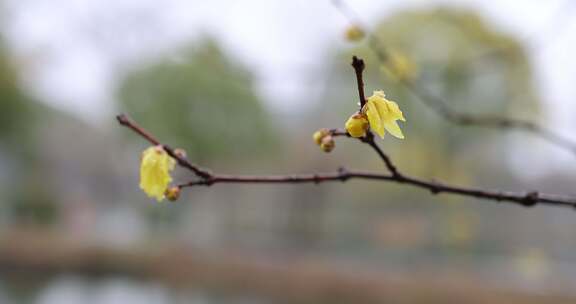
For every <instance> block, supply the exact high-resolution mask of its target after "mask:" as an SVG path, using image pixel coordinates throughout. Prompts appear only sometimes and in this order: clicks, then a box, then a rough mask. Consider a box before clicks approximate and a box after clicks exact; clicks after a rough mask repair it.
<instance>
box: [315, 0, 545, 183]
mask: <svg viewBox="0 0 576 304" xmlns="http://www.w3.org/2000/svg"><path fill="white" fill-rule="evenodd" d="M374 34H375V36H377V38H378V41H379V42H381V44H382V45H381V46H380V47H382V48H384V49H385V50H387V51H391V52H395V53H400V54H402V55H405V56H406V57H407V58H409V59H410V60H411V61H413V62H414V63H415V64H416V66H417V70H418V77H417V79H416V80H415V84H416V86H417V87H419V88H420V89H421V90H423V91H424V92H427V93H430V94H431V95H432V96H437V97H440V98H441V99H442V100H444V101H446V103H447V104H448V105H449V106H450V108H451V109H453V110H454V111H456V112H460V113H468V114H473V115H474V114H476V115H479V116H482V115H496V116H504V117H506V116H507V117H516V118H524V119H529V120H533V121H538V118H539V115H538V113H539V101H538V97H537V92H536V91H535V90H534V85H533V79H532V73H531V70H530V62H529V61H528V59H527V56H526V54H525V52H524V50H523V48H522V46H521V45H520V43H519V42H518V41H517V40H516V39H514V38H512V37H510V36H508V35H505V34H502V33H500V32H497V31H495V30H493V29H492V28H490V26H489V25H487V24H486V23H485V22H484V21H483V20H482V19H481V18H480V17H479V16H478V15H477V14H476V13H475V12H470V11H466V10H460V9H448V8H437V9H432V10H424V11H405V12H400V13H398V14H395V15H393V16H391V17H389V18H386V19H385V20H383V21H382V22H380V23H379V24H378V25H377V26H376V29H375V31H374ZM353 54H355V55H358V56H360V57H362V58H364V59H365V61H366V65H367V67H366V73H365V82H366V93H367V94H368V96H369V95H371V94H372V90H380V89H383V90H384V91H385V92H386V95H387V97H388V98H389V99H391V100H394V101H396V102H398V103H399V105H400V108H401V109H402V111H403V112H404V115H405V117H406V119H407V122H406V123H403V124H401V127H402V129H403V130H404V134H405V135H406V140H404V141H403V142H402V143H401V145H400V144H398V145H393V148H391V149H394V148H398V149H402V153H401V154H400V155H399V157H397V159H398V161H399V162H400V165H401V166H402V167H404V168H408V170H411V171H412V172H414V173H415V174H420V175H423V176H427V175H428V176H435V177H438V178H443V179H445V180H446V179H447V180H449V181H450V180H452V181H455V182H461V183H463V184H466V183H468V181H469V180H470V178H471V177H470V176H467V175H469V174H468V173H464V172H466V171H468V170H467V169H471V168H474V167H475V166H482V165H481V164H480V163H476V164H472V163H470V162H467V161H465V160H463V159H458V158H455V157H456V156H458V157H462V156H464V157H465V156H466V155H464V154H463V153H461V152H462V151H464V150H466V149H470V148H471V147H474V146H482V145H484V146H491V147H494V145H492V144H489V142H490V141H494V140H498V139H502V138H504V137H503V135H505V134H504V132H501V131H495V130H487V129H483V128H473V127H472V128H470V127H460V126H457V125H453V124H450V123H447V122H446V121H445V120H444V119H442V118H441V117H440V116H439V115H438V114H437V113H435V111H434V110H432V109H430V107H429V106H427V105H426V102H425V103H423V102H421V101H420V100H418V98H417V97H415V96H414V94H412V92H411V91H410V90H408V89H406V87H405V86H403V85H401V84H399V83H398V82H396V81H395V80H394V79H390V78H389V77H387V75H386V73H383V71H382V65H381V63H380V61H379V60H378V58H377V56H376V55H375V53H374V52H373V51H372V49H371V48H370V47H369V43H368V42H367V41H364V42H363V43H362V44H360V45H358V46H356V47H354V48H353V49H350V50H347V51H345V52H342V53H340V55H338V56H337V58H336V60H337V64H335V66H336V68H335V69H336V70H337V73H333V74H334V75H333V76H331V78H329V84H328V85H329V86H330V87H331V88H334V89H333V90H329V91H328V93H327V94H328V96H327V97H325V98H324V99H323V100H334V101H340V106H339V107H338V109H339V111H338V112H336V113H331V114H325V113H323V115H325V116H333V115H335V114H336V115H338V118H337V119H339V120H341V121H343V120H344V118H343V117H347V115H350V113H352V112H353V111H354V110H356V106H355V103H356V100H357V97H356V96H355V95H356V92H355V90H354V84H353V81H354V80H353V74H352V71H351V68H350V67H349V64H343V62H345V63H349V61H350V58H351V56H352V55H353ZM341 82H342V83H341ZM340 88H342V89H340ZM428 102H429V103H435V104H437V105H438V101H437V100H428ZM440 106H441V105H440ZM329 118H330V119H334V118H333V117H329ZM506 134H507V133H506ZM390 141H395V140H393V139H386V140H385V144H386V143H388V142H390ZM497 147H500V148H496V149H502V150H504V149H506V146H505V145H498V146H497ZM498 161H500V160H499V159H496V164H497V166H499V165H502V163H501V164H499V165H498ZM502 161H503V160H502Z"/></svg>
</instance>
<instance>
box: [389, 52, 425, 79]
mask: <svg viewBox="0 0 576 304" xmlns="http://www.w3.org/2000/svg"><path fill="white" fill-rule="evenodd" d="M382 71H383V72H384V74H386V76H387V77H388V78H390V79H391V80H392V81H396V82H399V81H411V80H414V78H416V76H417V74H418V68H417V66H416V64H415V63H414V62H413V61H412V60H410V58H408V57H407V56H406V55H404V54H403V53H400V52H396V51H391V52H389V53H388V59H387V60H386V64H384V65H382Z"/></svg>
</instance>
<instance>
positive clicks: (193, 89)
mask: <svg viewBox="0 0 576 304" xmlns="http://www.w3.org/2000/svg"><path fill="white" fill-rule="evenodd" d="M119 94H120V98H121V102H122V107H123V110H125V111H126V112H127V113H129V114H130V115H132V116H133V117H134V118H135V119H136V120H137V121H139V122H140V123H141V124H142V125H143V126H146V128H148V129H150V130H151V131H152V132H154V134H156V135H157V136H158V137H159V138H161V139H162V141H163V142H166V143H170V144H171V145H173V146H176V147H182V148H184V149H186V151H187V152H188V154H189V156H190V157H191V158H193V159H194V160H195V161H199V162H201V161H204V160H208V159H226V158H246V157H250V156H259V155H260V156H261V155H263V154H264V153H266V152H270V148H271V147H273V144H274V136H273V133H274V132H273V131H272V126H271V124H270V121H269V118H268V117H267V114H266V111H265V110H264V109H263V107H262V105H261V102H260V100H259V99H258V97H257V96H256V95H255V93H254V91H253V80H252V76H251V75H250V74H249V73H248V72H247V71H246V70H245V69H243V68H242V67H240V66H239V65H237V64H235V63H233V62H232V61H231V60H229V59H228V58H226V56H225V54H224V53H223V52H222V51H221V50H220V48H219V47H218V46H217V45H216V43H215V42H213V41H212V40H205V41H203V42H202V43H200V44H199V45H195V47H194V48H188V49H185V50H183V51H182V52H181V53H180V54H179V55H178V56H177V59H173V58H165V59H162V60H160V61H158V62H155V63H153V64H151V65H149V66H146V67H145V68H143V69H139V70H136V71H134V72H133V73H131V74H130V75H128V76H127V77H126V79H125V80H124V82H123V83H122V85H121V89H120V92H119ZM131 137H132V138H133V137H134V136H131Z"/></svg>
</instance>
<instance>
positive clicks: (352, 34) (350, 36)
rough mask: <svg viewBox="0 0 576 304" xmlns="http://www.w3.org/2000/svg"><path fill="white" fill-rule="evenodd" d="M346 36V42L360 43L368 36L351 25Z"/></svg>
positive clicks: (359, 28) (357, 27)
mask: <svg viewBox="0 0 576 304" xmlns="http://www.w3.org/2000/svg"><path fill="white" fill-rule="evenodd" d="M345 34H346V40H348V41H350V42H357V41H360V40H362V38H364V36H365V35H366V33H364V30H363V29H362V28H361V27H359V26H357V25H351V26H350V27H348V28H347V29H346V33H345Z"/></svg>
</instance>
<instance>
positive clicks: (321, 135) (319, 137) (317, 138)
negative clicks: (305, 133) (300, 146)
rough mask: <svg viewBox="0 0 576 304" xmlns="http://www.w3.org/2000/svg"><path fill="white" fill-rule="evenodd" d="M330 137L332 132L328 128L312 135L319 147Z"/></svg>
mask: <svg viewBox="0 0 576 304" xmlns="http://www.w3.org/2000/svg"><path fill="white" fill-rule="evenodd" d="M328 135H330V130H328V129H326V128H322V129H320V130H318V131H316V132H314V135H312V137H313V138H314V142H315V143H316V144H317V145H320V144H322V139H323V138H324V137H326V136H328Z"/></svg>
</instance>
